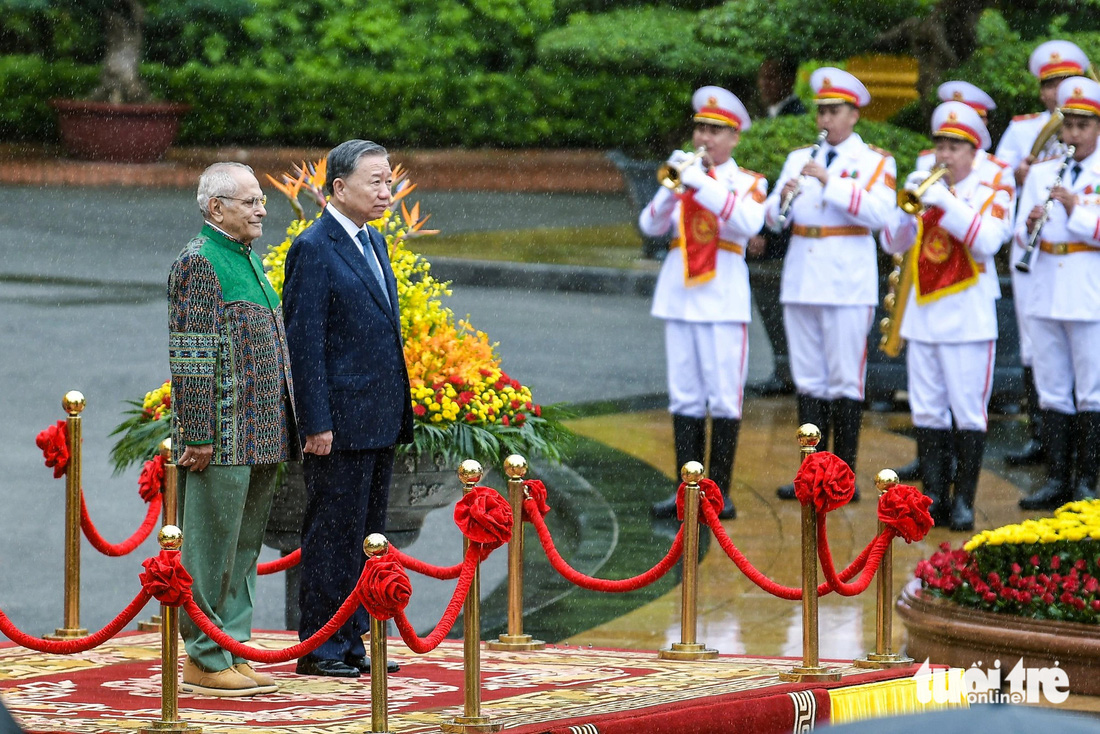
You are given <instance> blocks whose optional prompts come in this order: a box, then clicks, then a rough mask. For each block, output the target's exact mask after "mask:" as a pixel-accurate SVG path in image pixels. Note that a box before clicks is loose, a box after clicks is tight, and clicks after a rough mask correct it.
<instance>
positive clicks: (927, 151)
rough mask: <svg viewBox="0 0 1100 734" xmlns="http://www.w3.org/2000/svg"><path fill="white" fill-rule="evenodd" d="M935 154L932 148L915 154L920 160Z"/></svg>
mask: <svg viewBox="0 0 1100 734" xmlns="http://www.w3.org/2000/svg"><path fill="white" fill-rule="evenodd" d="M868 147H870V146H868ZM935 154H936V151H935V150H934V149H933V148H928V149H927V150H922V151H921V152H920V153H917V157H918V158H921V157H923V156H926V155H935Z"/></svg>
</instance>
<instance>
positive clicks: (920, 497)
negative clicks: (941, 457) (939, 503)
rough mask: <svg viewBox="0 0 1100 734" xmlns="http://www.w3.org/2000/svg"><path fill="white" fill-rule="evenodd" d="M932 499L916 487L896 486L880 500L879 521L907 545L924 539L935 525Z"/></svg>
mask: <svg viewBox="0 0 1100 734" xmlns="http://www.w3.org/2000/svg"><path fill="white" fill-rule="evenodd" d="M931 504H932V498H931V497H928V496H925V495H924V494H923V493H922V492H921V491H920V490H919V489H917V488H916V487H911V486H909V485H908V484H895V485H894V486H893V487H890V489H888V490H886V492H885V493H884V494H883V495H882V496H881V497H879V498H878V519H879V520H881V521H882V522H883V524H885V525H886V527H888V528H890V529H891V530H893V531H894V532H895V533H897V534H898V537H901V538H904V539H905V542H906V543H912V542H914V541H918V540H922V539H924V536H925V535H928V531H929V530H931V529H932V525H934V524H935V523H934V522H933V520H932V515H930V514H929V513H928V508H929V507H930V506H931Z"/></svg>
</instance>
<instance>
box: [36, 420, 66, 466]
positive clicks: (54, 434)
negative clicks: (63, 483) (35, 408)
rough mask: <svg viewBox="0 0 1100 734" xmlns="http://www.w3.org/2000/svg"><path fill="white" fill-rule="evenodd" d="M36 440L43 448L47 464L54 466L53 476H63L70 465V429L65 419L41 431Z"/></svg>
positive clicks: (39, 446)
mask: <svg viewBox="0 0 1100 734" xmlns="http://www.w3.org/2000/svg"><path fill="white" fill-rule="evenodd" d="M34 442H35V443H36V444H38V448H40V449H42V456H43V458H45V459H46V466H47V467H53V478H54V479H60V478H61V477H63V476H64V475H65V470H66V469H67V468H68V467H69V431H68V429H67V428H66V427H65V421H58V422H57V424H56V425H53V426H50V427H49V428H47V429H46V430H44V431H42V432H41V433H39V434H38V437H37V438H36V439H34Z"/></svg>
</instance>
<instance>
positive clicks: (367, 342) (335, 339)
mask: <svg viewBox="0 0 1100 734" xmlns="http://www.w3.org/2000/svg"><path fill="white" fill-rule="evenodd" d="M367 231H368V233H369V235H370V241H371V245H372V246H373V248H374V252H375V254H377V256H378V260H379V262H380V263H381V265H382V271H383V274H384V276H385V279H386V288H387V290H388V292H389V303H391V304H393V306H392V308H391V307H390V306H389V305H388V304H387V302H386V299H385V297H384V296H383V293H382V289H381V287H380V285H379V283H378V279H377V278H376V277H375V276H374V273H373V272H372V269H371V267H370V266H369V265H368V263H367V261H366V260H365V259H364V255H363V254H360V252H359V248H358V246H357V245H356V243H355V242H353V241H352V239H351V237H349V236H348V233H347V232H346V231H345V230H344V228H343V227H342V226H340V223H339V222H337V221H336V219H335V218H334V217H333V216H332V215H331V214H329V213H327V212H326V213H324V214H322V215H321V218H320V219H318V220H317V221H316V222H314V223H313V224H312V225H311V226H310V227H308V228H306V230H305V231H304V232H302V233H301V234H300V235H298V237H297V238H296V239H295V240H294V243H293V244H292V245H291V247H290V251H289V252H288V253H287V257H286V280H285V283H284V286H283V315H284V321H285V324H286V335H287V343H288V346H289V347H290V362H291V370H292V374H293V375H294V387H295V397H296V398H297V407H298V423H299V426H300V428H301V431H302V435H303V437H305V436H311V435H314V434H317V433H323V432H325V431H332V432H333V443H332V448H333V450H361V449H381V448H387V447H390V446H393V445H394V444H397V443H409V442H411V441H412V424H413V415H412V404H411V401H410V398H409V374H408V370H407V369H406V368H405V357H404V352H403V349H402V344H401V324H400V316H399V311H398V307H397V283H396V281H395V280H394V277H393V269H392V268H391V267H390V261H389V257H388V254H387V252H386V242H385V239H384V238H383V237H382V235H381V234H380V233H379V232H378V231H377V230H374V229H372V228H370V227H368V228H367ZM365 254H366V255H367V256H369V255H370V253H365ZM303 443H304V440H303Z"/></svg>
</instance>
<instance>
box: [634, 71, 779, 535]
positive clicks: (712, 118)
mask: <svg viewBox="0 0 1100 734" xmlns="http://www.w3.org/2000/svg"><path fill="white" fill-rule="evenodd" d="M692 105H693V107H694V109H695V115H694V118H693V120H694V123H695V128H694V131H693V133H692V142H693V143H694V145H695V147H696V149H699V148H705V149H706V154H705V156H704V157H702V158H699V159H697V160H695V161H694V162H693V163H690V164H688V165H686V166H685V163H686V162H687V161H689V160H690V159H691V155H690V154H688V153H685V152H684V151H681V150H678V151H675V152H674V153H673V154H672V156H671V157H670V158H669V160H668V163H669V165H670V166H672V167H674V168H675V167H681V166H684V167H683V170H682V173H681V174H680V179H681V182H682V184H683V187H684V191H683V193H682V194H677V193H673V191H672V190H670V189H668V188H663V187H662V188H661V189H660V190H659V191H658V192H657V195H656V196H654V197H653V201H651V202H650V204H649V206H647V207H646V208H645V209H644V210H643V211H642V214H641V217H640V218H639V226H640V227H641V230H642V232H644V233H645V234H647V235H650V236H660V235H663V234H665V233H666V232H668V231H669V230H670V229H671V230H672V231H673V232H674V234H675V238H674V239H673V243H672V249H670V250H669V253H668V256H667V257H666V258H665V261H664V264H663V265H662V266H661V272H660V274H659V275H658V276H657V287H656V292H655V293H654V295H653V309H652V314H653V315H654V316H655V317H657V318H659V319H663V320H664V322H665V350H666V355H667V364H668V394H669V412H670V413H672V426H673V431H674V436H675V447H676V476H679V474H680V467H681V466H683V464H684V463H685V462H688V461H703V457H704V455H705V453H706V418H707V414H708V412H709V414H710V417H711V443H710V471H709V476H710V478H711V479H713V480H714V481H715V482H716V483H717V484H718V486H719V487H721V489H722V493H723V495H725V506H724V508H723V509H722V512H721V514H720V517H722V518H723V519H730V518H733V517H735V516H736V514H737V511H736V509H735V508H734V505H733V502H732V501H731V500H730V496H729V489H730V482H731V478H732V474H733V460H734V456H735V454H736V451H737V435H738V431H739V429H740V426H741V407H742V400H743V396H744V385H745V375H746V370H747V365H748V356H749V339H748V324H749V321H750V319H751V307H750V305H749V304H750V300H749V273H748V268H747V267H746V266H745V244H746V242H747V241H748V238H749V237H751V236H752V235H754V234H756V233H757V232H759V231H760V228H761V227H762V226H763V224H764V199H765V197H766V196H767V187H768V183H767V181H766V180H764V177H763V176H761V175H760V174H758V173H753V172H752V171H748V170H746V169H743V168H738V166H737V163H736V162H735V161H734V159H733V149H734V148H735V147H736V146H737V143H738V142H739V141H740V138H741V133H742V132H743V131H747V130H748V129H749V126H750V125H751V121H750V120H749V115H748V112H747V111H746V110H745V106H744V105H743V104H742V103H741V100H739V99H738V98H737V97H736V96H735V95H734V94H732V93H731V92H729V91H727V90H725V89H722V88H721V87H713V86H708V87H702V88H701V89H698V90H696V92H695V94H694V95H693V96H692ZM651 510H652V514H653V515H654V516H656V517H675V515H676V497H675V495H673V496H672V497H670V498H669V499H667V500H664V501H662V502H658V503H656V504H655V505H653V507H652V508H651Z"/></svg>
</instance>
